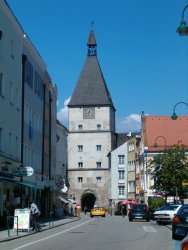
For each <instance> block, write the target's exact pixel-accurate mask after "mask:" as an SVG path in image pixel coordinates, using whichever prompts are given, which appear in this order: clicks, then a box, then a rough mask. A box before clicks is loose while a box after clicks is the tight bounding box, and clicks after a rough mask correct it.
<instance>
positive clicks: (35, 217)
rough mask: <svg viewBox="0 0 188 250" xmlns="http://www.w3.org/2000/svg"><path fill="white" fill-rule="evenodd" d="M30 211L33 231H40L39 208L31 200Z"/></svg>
mask: <svg viewBox="0 0 188 250" xmlns="http://www.w3.org/2000/svg"><path fill="white" fill-rule="evenodd" d="M30 213H31V216H32V226H33V231H40V229H41V227H40V223H39V216H40V210H39V209H38V206H37V205H36V204H35V203H34V202H33V201H31V202H30Z"/></svg>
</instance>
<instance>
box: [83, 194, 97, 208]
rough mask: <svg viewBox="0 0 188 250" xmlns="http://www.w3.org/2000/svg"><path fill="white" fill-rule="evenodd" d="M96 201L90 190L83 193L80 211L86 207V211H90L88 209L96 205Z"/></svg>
mask: <svg viewBox="0 0 188 250" xmlns="http://www.w3.org/2000/svg"><path fill="white" fill-rule="evenodd" d="M96 200H97V197H96V195H95V194H94V193H93V192H92V191H91V190H87V191H85V192H84V193H83V194H82V196H81V208H82V211H83V210H84V208H85V207H87V209H88V210H89V211H90V209H91V208H92V207H94V205H95V204H96Z"/></svg>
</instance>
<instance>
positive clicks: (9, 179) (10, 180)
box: [0, 177, 16, 182]
mask: <svg viewBox="0 0 188 250" xmlns="http://www.w3.org/2000/svg"><path fill="white" fill-rule="evenodd" d="M0 181H5V182H16V180H14V179H12V178H9V177H0Z"/></svg>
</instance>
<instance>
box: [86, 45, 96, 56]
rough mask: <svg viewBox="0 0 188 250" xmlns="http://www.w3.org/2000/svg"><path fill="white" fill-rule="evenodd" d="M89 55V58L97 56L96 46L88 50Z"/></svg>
mask: <svg viewBox="0 0 188 250" xmlns="http://www.w3.org/2000/svg"><path fill="white" fill-rule="evenodd" d="M88 55H89V56H95V55H96V47H95V46H90V47H89V48H88Z"/></svg>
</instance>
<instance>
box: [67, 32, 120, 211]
mask: <svg viewBox="0 0 188 250" xmlns="http://www.w3.org/2000/svg"><path fill="white" fill-rule="evenodd" d="M87 46H88V54H87V58H86V61H85V64H84V67H83V69H82V71H81V74H80V78H79V80H78V82H77V85H76V87H75V90H74V92H73V95H72V98H71V100H70V102H69V104H68V112H69V134H68V174H69V179H70V189H69V197H70V198H74V199H76V200H78V201H80V202H81V206H82V209H83V208H84V207H85V206H87V207H88V208H91V207H92V206H94V205H97V206H105V207H107V206H108V203H109V199H108V197H109V188H108V186H109V182H108V180H109V159H108V156H107V155H108V153H109V152H110V151H112V150H113V149H114V148H115V141H116V140H115V108H114V105H113V102H112V100H111V97H110V93H109V91H108V88H107V85H106V83H105V80H104V76H103V74H102V71H101V68H100V65H99V62H98V59H97V51H96V49H97V44H96V40H95V36H94V32H93V30H91V32H90V35H89V39H88V44H87Z"/></svg>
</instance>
